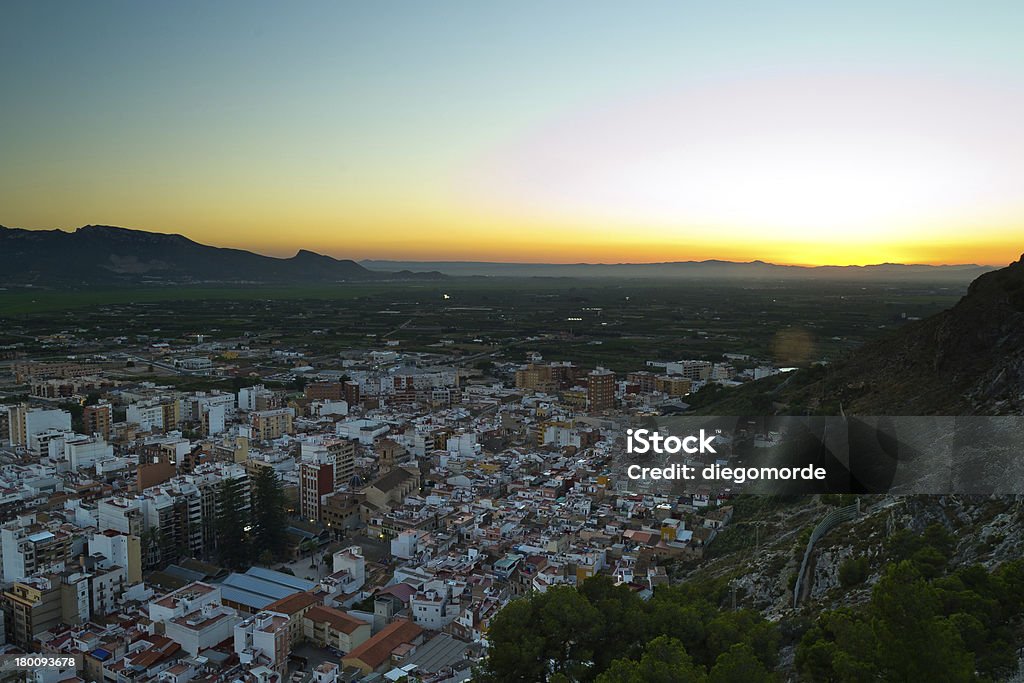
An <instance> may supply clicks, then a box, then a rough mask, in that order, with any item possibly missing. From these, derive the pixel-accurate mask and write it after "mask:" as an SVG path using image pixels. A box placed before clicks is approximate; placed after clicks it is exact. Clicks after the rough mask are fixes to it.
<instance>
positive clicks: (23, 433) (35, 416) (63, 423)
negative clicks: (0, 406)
mask: <svg viewBox="0 0 1024 683" xmlns="http://www.w3.org/2000/svg"><path fill="white" fill-rule="evenodd" d="M7 415H8V420H9V421H8V427H7V428H8V432H9V437H10V440H11V445H12V446H27V447H30V448H31V446H30V443H29V441H30V439H31V438H32V437H33V436H34V435H37V434H42V433H43V432H47V431H50V430H56V431H58V432H70V431H71V413H69V412H67V411H66V410H56V409H52V410H51V409H45V408H27V407H25V406H11V407H10V408H8V411H7ZM36 454H37V455H38V454H40V451H36Z"/></svg>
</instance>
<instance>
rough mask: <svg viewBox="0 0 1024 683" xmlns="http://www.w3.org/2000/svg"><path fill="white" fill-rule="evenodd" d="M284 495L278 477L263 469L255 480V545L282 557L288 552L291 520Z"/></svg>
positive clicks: (267, 469) (253, 500)
mask: <svg viewBox="0 0 1024 683" xmlns="http://www.w3.org/2000/svg"><path fill="white" fill-rule="evenodd" d="M285 504H286V500H285V495H284V489H283V488H282V487H281V482H280V480H278V478H277V474H276V473H275V472H274V471H273V470H272V469H271V468H269V467H261V468H260V470H259V472H258V473H257V474H256V476H255V478H254V480H253V492H252V510H253V542H254V544H255V546H256V548H258V549H259V552H260V553H264V552H268V551H269V552H270V553H271V554H272V555H273V556H274V557H276V558H283V557H285V556H286V555H287V552H288V520H287V515H286V513H285Z"/></svg>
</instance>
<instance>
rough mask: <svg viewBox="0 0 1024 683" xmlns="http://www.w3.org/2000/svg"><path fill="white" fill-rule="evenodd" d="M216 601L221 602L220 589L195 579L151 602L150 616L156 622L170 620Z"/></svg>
mask: <svg viewBox="0 0 1024 683" xmlns="http://www.w3.org/2000/svg"><path fill="white" fill-rule="evenodd" d="M214 603H220V589H219V588H217V587H215V586H211V585H210V584H208V583H203V582H202V581H193V582H192V583H190V584H188V585H187V586H182V587H181V588H179V589H178V590H176V591H174V592H173V593H168V594H167V595H165V596H164V597H162V598H160V599H159V600H154V601H153V602H150V603H149V618H150V619H151V620H153V621H156V622H168V621H170V620H171V619H177V618H178V617H183V616H185V615H186V614H191V613H193V612H195V611H196V610H201V609H202V608H203V606H204V605H212V604H214Z"/></svg>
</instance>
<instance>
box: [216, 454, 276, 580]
mask: <svg viewBox="0 0 1024 683" xmlns="http://www.w3.org/2000/svg"><path fill="white" fill-rule="evenodd" d="M247 496H250V498H249V500H246V497H247ZM285 504H286V501H285V494H284V490H283V488H282V486H281V482H280V481H279V480H278V478H277V474H275V473H274V471H273V470H272V469H271V468H269V467H261V468H260V469H259V472H258V473H257V474H256V476H255V477H254V478H253V482H252V492H251V495H250V494H249V493H248V492H247V491H246V490H245V489H244V488H243V485H242V482H241V480H239V479H225V480H224V481H222V482H221V483H220V486H219V491H218V495H217V521H216V525H217V557H218V560H219V561H220V562H221V563H222V564H223V565H224V566H225V567H228V568H231V569H245V568H247V567H249V566H251V565H252V563H253V562H254V561H255V560H260V561H262V562H270V561H273V560H279V559H283V558H284V557H286V556H287V554H288V549H289V540H288V535H287V529H288V517H287V513H286V512H285Z"/></svg>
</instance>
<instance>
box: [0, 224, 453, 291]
mask: <svg viewBox="0 0 1024 683" xmlns="http://www.w3.org/2000/svg"><path fill="white" fill-rule="evenodd" d="M443 277H444V276H443V275H441V274H439V273H436V272H435V273H412V272H384V271H379V270H377V271H371V270H368V269H366V268H364V267H363V266H361V265H359V264H358V263H356V262H355V261H350V260H339V259H335V258H331V257H330V256H324V255H322V254H316V253H314V252H312V251H306V250H301V251H299V252H298V253H296V254H295V256H292V257H291V258H274V257H271V256H262V255H260V254H254V253H252V252H250V251H244V250H242V249H225V248H221V247H211V246H207V245H205V244H200V243H198V242H194V241H192V240H190V239H188V238H187V237H184V236H182V235H168V234H164V233H157V232H146V231H143V230H129V229H127V228H117V227H111V226H106V225H87V226H85V227H81V228H78V229H77V230H75V231H73V232H64V231H63V230H22V229H18V228H5V227H3V226H0V283H3V284H14V285H25V284H33V285H37V286H68V285H73V286H119V285H139V284H147V283H148V284H161V283H166V284H171V283H174V284H186V283H192V284H198V283H267V284H285V283H296V284H311V283H325V284H326V283H332V282H351V281H367V280H378V281H379V280H388V279H403V280H405V279H434V278H443Z"/></svg>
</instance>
